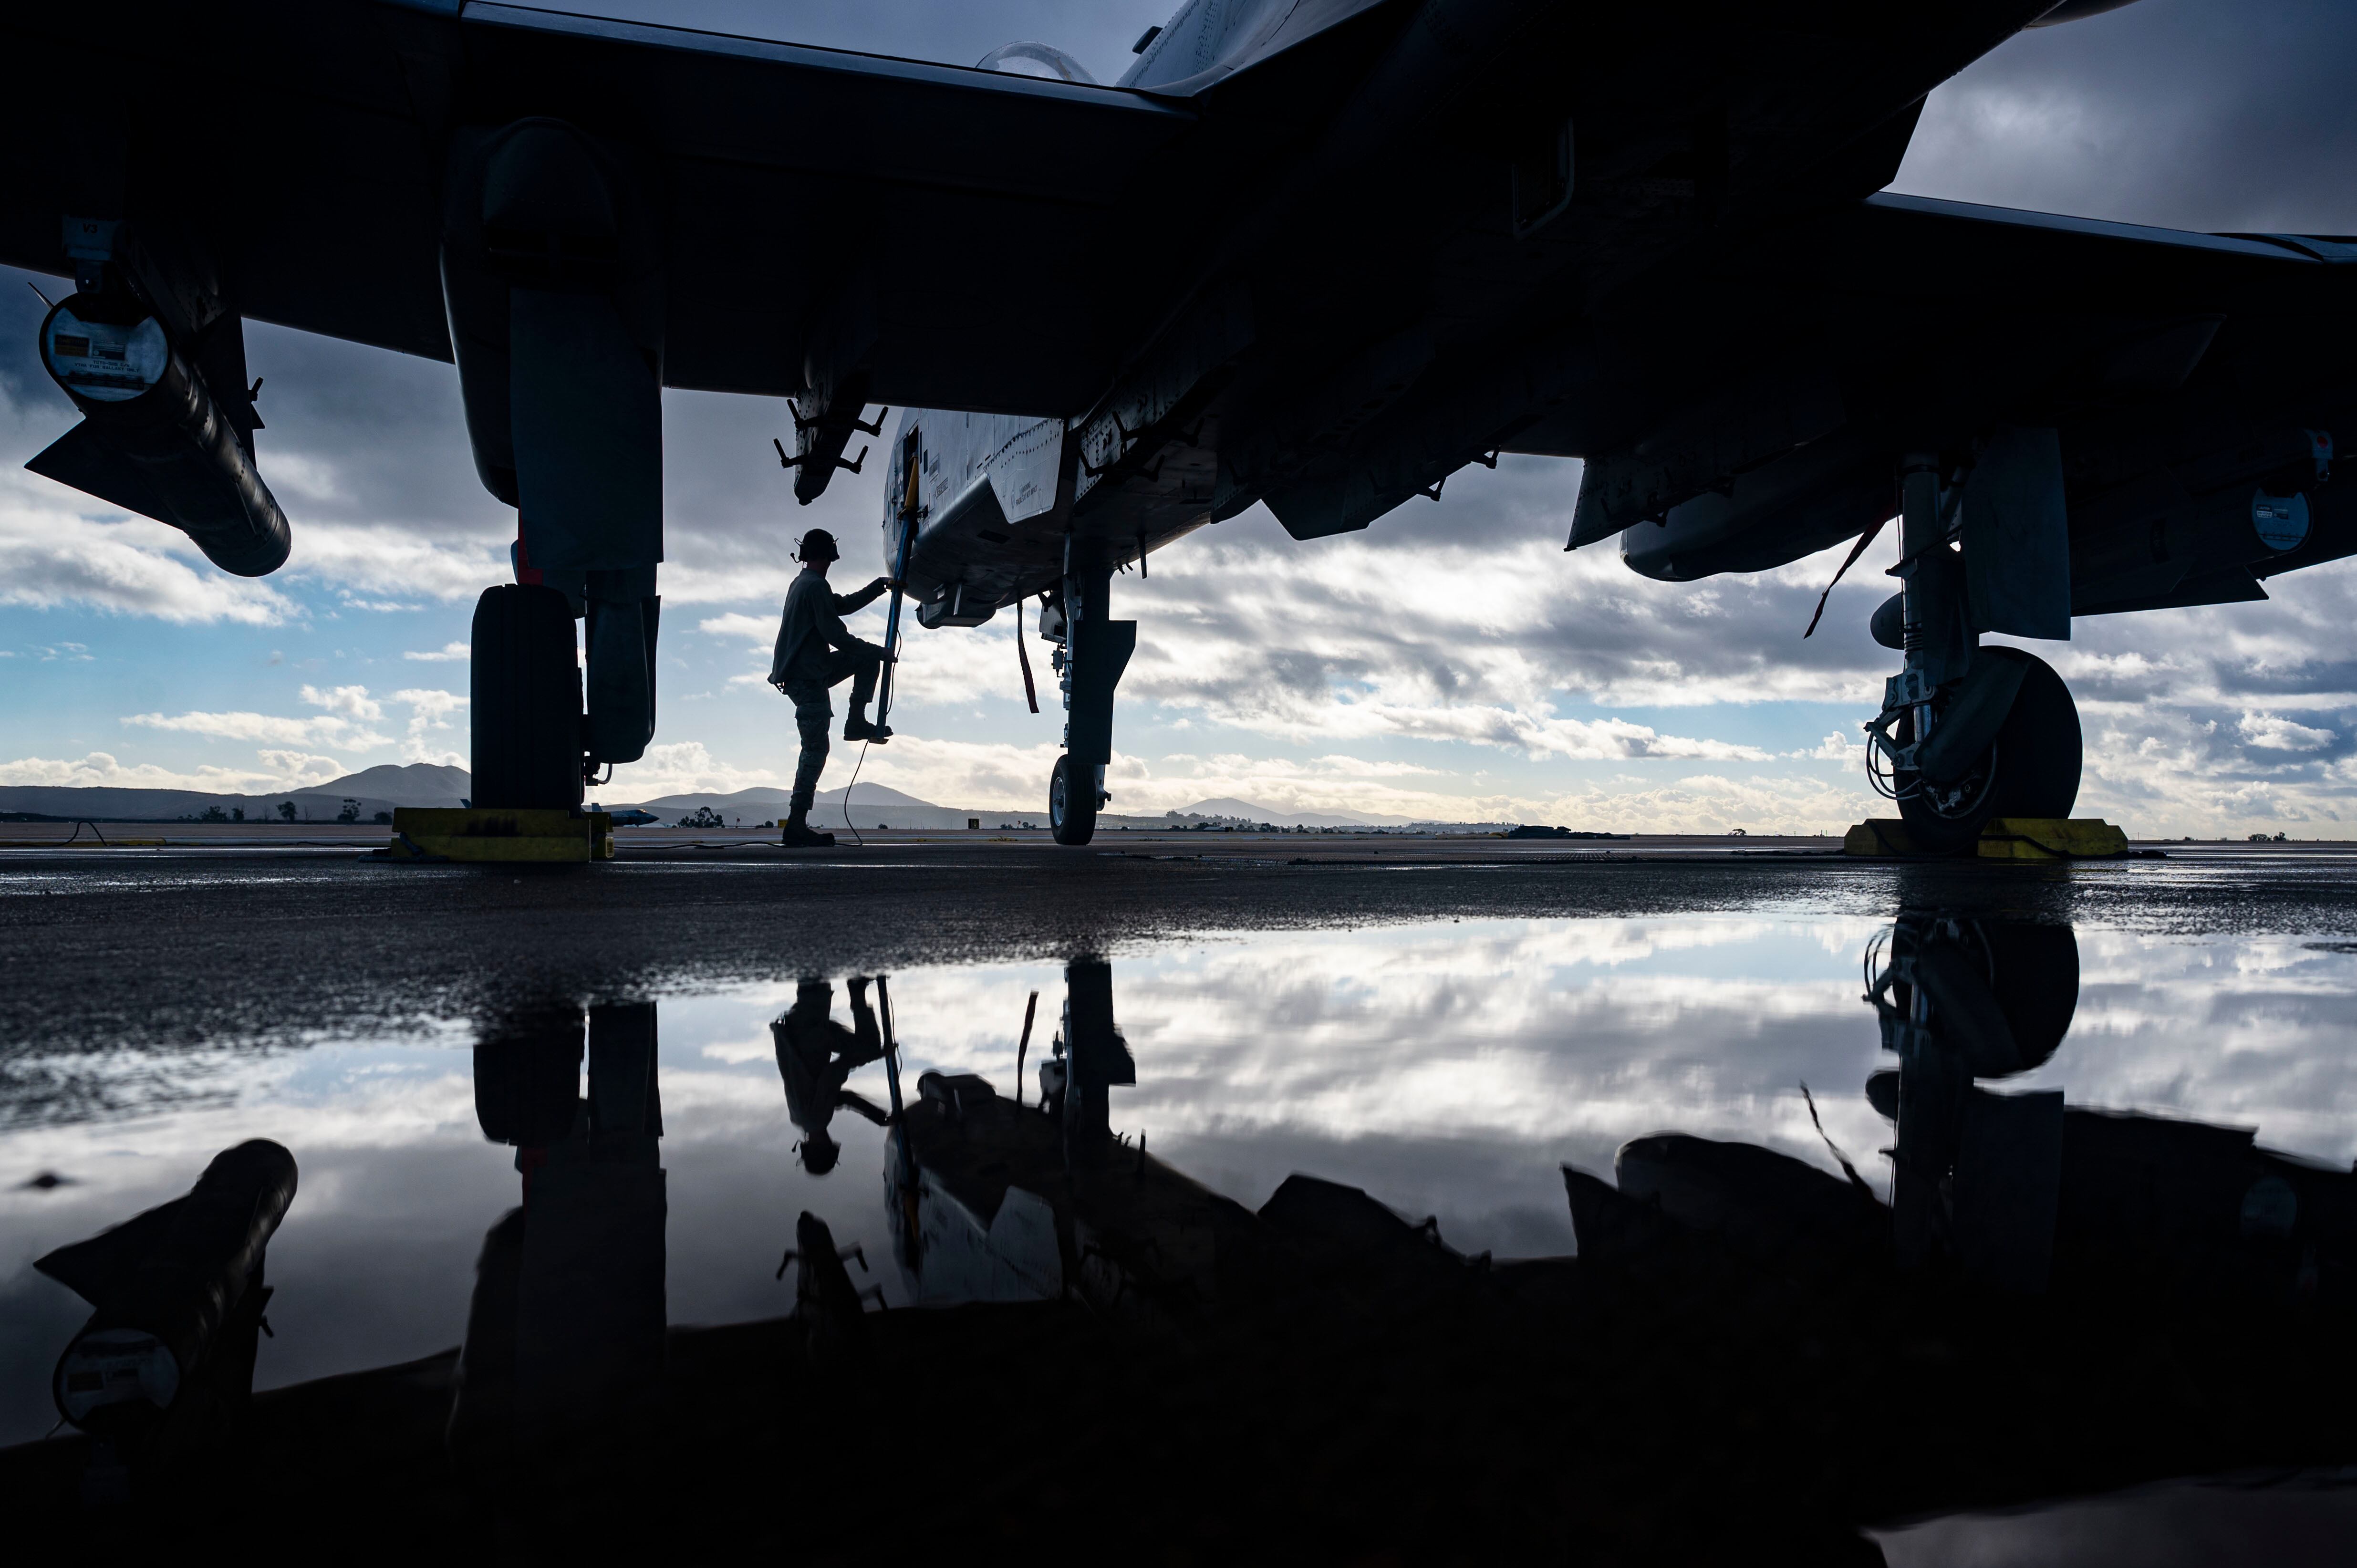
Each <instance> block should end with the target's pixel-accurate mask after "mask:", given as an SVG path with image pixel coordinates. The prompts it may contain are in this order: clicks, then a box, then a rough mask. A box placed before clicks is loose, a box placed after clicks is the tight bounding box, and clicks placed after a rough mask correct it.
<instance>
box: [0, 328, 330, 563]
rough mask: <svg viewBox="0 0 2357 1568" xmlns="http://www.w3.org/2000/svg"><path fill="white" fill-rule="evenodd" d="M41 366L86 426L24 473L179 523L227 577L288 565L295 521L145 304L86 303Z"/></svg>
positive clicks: (46, 339) (53, 340) (50, 338)
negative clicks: (289, 523)
mask: <svg viewBox="0 0 2357 1568" xmlns="http://www.w3.org/2000/svg"><path fill="white" fill-rule="evenodd" d="M41 363H42V364H43V365H45V366H46V367H48V372H49V375H50V377H51V378H52V379H54V380H55V381H57V383H58V385H59V387H61V388H63V389H64V390H65V394H66V395H67V396H68V397H70V398H71V399H72V400H73V403H74V406H75V407H76V408H78V409H80V410H81V413H82V415H83V418H82V422H81V424H78V425H76V426H74V428H73V429H71V430H70V431H68V432H67V433H66V435H64V437H63V438H61V439H60V440H59V441H57V442H56V443H54V444H53V445H51V446H49V447H48V450H46V451H44V452H42V453H41V454H40V455H39V456H36V457H35V458H34V459H33V460H32V461H31V462H29V463H27V464H26V465H25V467H27V468H30V469H31V470H32V471H33V472H34V473H37V474H39V475H41V476H43V477H44V478H51V479H55V480H57V481H58V482H59V483H60V484H64V485H70V486H71V487H73V488H74V489H78V490H81V491H84V492H86V493H88V494H90V495H93V496H96V497H98V498H99V499H101V500H105V501H112V502H113V503H114V504H115V505H116V506H119V507H123V508H124V509H125V510H130V511H135V512H138V513H139V514H141V515H142V516H144V517H152V518H154V519H156V521H158V522H168V523H170V524H171V525H172V526H173V527H175V528H177V529H179V530H180V531H181V532H184V533H186V534H187V535H188V537H189V538H190V539H193V540H195V541H196V542H197V547H198V548H199V549H200V550H202V551H203V552H204V553H205V556H206V558H207V559H208V560H210V561H211V562H212V564H214V565H216V566H219V567H220V568H221V570H222V571H224V572H231V573H234V574H236V575H238V576H241V577H260V576H264V575H268V574H269V573H272V572H274V571H276V570H277V569H278V568H279V567H280V566H282V565H284V564H285V563H286V553H287V550H288V548H289V544H290V541H289V538H288V534H287V528H286V514H285V512H283V511H281V510H279V507H278V502H277V500H276V499H275V498H274V497H273V496H272V495H271V493H270V487H269V486H267V485H265V484H264V483H263V482H262V476H261V474H260V473H258V472H257V471H256V470H255V468H254V466H253V452H252V451H250V450H249V449H248V448H247V446H246V444H245V442H244V441H243V440H242V439H241V438H240V436H239V434H238V429H237V426H236V424H233V423H232V422H231V419H230V418H229V416H228V415H227V414H226V413H224V412H223V411H222V409H221V404H220V403H219V402H217V401H216V400H215V399H214V397H213V395H212V393H211V392H210V390H209V389H207V387H206V386H205V383H204V379H203V378H202V377H201V376H199V375H198V374H197V372H196V371H195V369H194V368H193V367H192V366H190V365H189V363H188V360H187V359H185V358H184V357H183V356H182V355H181V353H180V352H179V350H178V349H176V348H174V347H173V346H172V343H171V340H170V339H169V338H167V337H166V336H165V332H164V327H163V324H162V323H161V322H159V321H157V320H156V318H155V317H154V316H152V315H149V314H147V313H146V312H145V311H144V310H143V309H142V308H141V307H140V306H138V305H137V304H136V303H135V302H131V301H127V300H121V299H117V298H114V297H112V296H105V295H88V294H76V295H71V296H70V297H69V298H68V299H66V300H65V301H64V302H63V303H62V304H60V305H59V306H56V307H55V308H53V309H52V310H51V311H50V312H49V314H48V318H47V319H46V320H44V321H43V322H42V323H41Z"/></svg>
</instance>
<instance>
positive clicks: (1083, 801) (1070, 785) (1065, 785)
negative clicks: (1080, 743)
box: [1048, 752, 1097, 844]
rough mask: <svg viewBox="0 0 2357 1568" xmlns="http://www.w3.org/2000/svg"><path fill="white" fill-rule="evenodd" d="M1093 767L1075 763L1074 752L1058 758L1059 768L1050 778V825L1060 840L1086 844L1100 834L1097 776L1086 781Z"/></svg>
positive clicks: (1057, 766)
mask: <svg viewBox="0 0 2357 1568" xmlns="http://www.w3.org/2000/svg"><path fill="white" fill-rule="evenodd" d="M1093 771H1094V770H1093V769H1089V768H1082V767H1081V766H1080V765H1079V764H1078V763H1075V762H1074V761H1073V760H1072V757H1071V753H1070V752H1066V753H1065V754H1064V755H1063V756H1061V757H1058V758H1056V771H1055V773H1054V774H1053V775H1051V776H1050V777H1049V780H1048V826H1049V828H1051V829H1052V830H1054V832H1055V834H1056V842H1057V843H1069V844H1083V843H1088V842H1089V840H1091V839H1092V838H1094V837H1096V832H1097V794H1096V790H1095V789H1093V788H1092V787H1091V786H1092V784H1093V783H1094V780H1093V779H1089V775H1090V774H1091V773H1092V772H1093ZM1082 779H1089V782H1088V783H1083V782H1082Z"/></svg>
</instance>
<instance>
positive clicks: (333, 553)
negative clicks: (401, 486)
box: [285, 521, 512, 601]
mask: <svg viewBox="0 0 2357 1568" xmlns="http://www.w3.org/2000/svg"><path fill="white" fill-rule="evenodd" d="M285 572H286V574H287V575H289V576H293V577H302V578H313V579H317V580H318V581H321V582H325V583H329V584H332V585H336V586H338V587H342V588H350V589H355V590H359V591H361V592H363V593H371V594H398V595H419V594H423V595H425V596H428V597H431V598H436V599H442V600H445V601H448V600H453V599H469V598H472V597H474V596H476V595H478V594H479V593H481V592H482V591H483V590H484V589H485V588H487V587H489V586H490V585H492V584H494V583H501V582H506V581H508V580H509V578H510V577H511V575H512V572H511V566H510V564H509V561H508V552H507V543H506V542H505V541H504V540H501V541H499V542H490V541H488V540H483V541H462V542H453V541H450V540H447V539H439V538H433V537H429V536H428V535H426V534H425V532H422V531H420V530H417V529H414V528H412V527H408V526H405V525H404V524H401V523H398V522H375V523H352V522H309V521H307V522H304V523H302V524H301V525H299V526H298V527H296V530H295V552H294V553H293V555H291V556H290V557H289V558H288V560H287V563H286V565H285Z"/></svg>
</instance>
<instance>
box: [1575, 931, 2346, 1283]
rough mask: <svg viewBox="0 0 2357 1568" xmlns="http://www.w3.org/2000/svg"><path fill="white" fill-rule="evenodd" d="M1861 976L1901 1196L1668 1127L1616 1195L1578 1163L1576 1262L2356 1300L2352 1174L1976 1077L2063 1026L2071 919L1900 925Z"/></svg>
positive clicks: (1638, 1148)
mask: <svg viewBox="0 0 2357 1568" xmlns="http://www.w3.org/2000/svg"><path fill="white" fill-rule="evenodd" d="M1866 966H1867V997H1866V1000H1867V1002H1868V1003H1869V1004H1872V1005H1873V1007H1874V1009H1875V1011H1876V1015H1877V1017H1878V1020H1879V1023H1880V1026H1881V1031H1882V1043H1883V1047H1884V1048H1885V1049H1886V1050H1888V1051H1889V1052H1890V1053H1891V1054H1892V1055H1893V1056H1894V1057H1895V1058H1897V1061H1898V1066H1897V1067H1896V1068H1891V1069H1882V1070H1879V1071H1878V1072H1876V1073H1874V1074H1873V1075H1872V1076H1871V1077H1870V1078H1869V1079H1867V1086H1866V1089H1867V1098H1868V1100H1869V1101H1871V1102H1872V1103H1873V1105H1874V1106H1875V1108H1876V1109H1877V1110H1878V1112H1881V1113H1882V1114H1883V1115H1884V1116H1885V1117H1886V1118H1888V1119H1889V1120H1890V1121H1891V1122H1893V1123H1895V1127H1896V1134H1895V1136H1894V1138H1893V1141H1892V1147H1891V1148H1890V1149H1889V1151H1887V1153H1889V1155H1890V1157H1891V1162H1892V1175H1891V1203H1890V1205H1889V1207H1888V1208H1885V1207H1884V1205H1883V1204H1881V1203H1880V1202H1879V1201H1878V1200H1877V1198H1876V1197H1875V1196H1874V1194H1873V1193H1872V1191H1871V1189H1870V1188H1869V1187H1867V1184H1866V1183H1865V1182H1864V1181H1863V1180H1862V1179H1861V1178H1860V1177H1859V1176H1857V1172H1856V1171H1855V1170H1854V1169H1850V1168H1849V1167H1848V1165H1847V1162H1846V1160H1845V1161H1843V1162H1842V1163H1843V1165H1844V1166H1845V1170H1846V1175H1847V1177H1848V1179H1847V1180H1844V1179H1842V1178H1840V1177H1836V1176H1832V1175H1831V1174H1830V1173H1827V1172H1825V1171H1824V1170H1821V1169H1819V1168H1818V1167H1816V1166H1814V1165H1810V1164H1808V1163H1807V1162H1805V1161H1803V1160H1799V1159H1796V1158H1794V1157H1792V1156H1791V1155H1783V1154H1780V1153H1777V1152H1775V1151H1773V1150H1770V1149H1767V1148H1762V1147H1759V1146H1757V1145H1753V1144H1738V1143H1715V1142H1712V1141H1710V1140H1706V1139H1701V1138H1693V1137H1687V1136H1685V1135H1683V1134H1678V1133H1659V1134H1655V1135H1652V1136H1651V1137H1645V1138H1640V1139H1636V1140H1633V1141H1632V1142H1631V1143H1630V1144H1626V1145H1625V1146H1624V1147H1623V1148H1622V1149H1621V1150H1620V1155H1619V1156H1618V1158H1617V1160H1616V1162H1615V1173H1616V1176H1617V1182H1618V1185H1617V1187H1608V1186H1606V1185H1605V1184H1603V1183H1601V1182H1598V1180H1596V1179H1595V1178H1594V1177H1591V1176H1585V1175H1582V1174H1581V1173H1578V1172H1576V1171H1568V1170H1567V1171H1566V1182H1567V1183H1568V1184H1569V1186H1570V1188H1571V1195H1572V1205H1573V1209H1574V1215H1575V1220H1576V1223H1577V1229H1578V1231H1579V1236H1580V1244H1581V1250H1582V1252H1583V1254H1585V1255H1588V1256H1591V1257H1593V1256H1598V1255H1602V1254H1605V1253H1612V1252H1624V1253H1625V1252H1629V1251H1642V1250H1643V1249H1645V1248H1647V1247H1649V1246H1652V1245H1656V1244H1658V1243H1661V1242H1662V1241H1663V1240H1664V1239H1665V1238H1667V1239H1669V1240H1673V1241H1676V1240H1684V1239H1685V1238H1688V1237H1707V1238H1710V1239H1712V1240H1716V1241H1717V1242H1719V1243H1723V1244H1724V1245H1725V1246H1727V1248H1729V1249H1730V1250H1731V1251H1735V1252H1738V1253H1739V1254H1741V1255H1743V1256H1745V1257H1747V1258H1749V1259H1750V1260H1752V1261H1754V1262H1770V1263H1774V1264H1778V1265H1781V1266H1786V1267H1795V1268H1799V1269H1801V1270H1802V1271H1803V1272H1808V1273H1824V1269H1825V1267H1826V1266H1827V1265H1836V1266H1839V1265H1847V1266H1865V1267H1882V1266H1888V1265H1894V1264H1895V1265H1896V1266H1897V1267H1898V1268H1900V1269H1901V1270H1903V1271H1908V1272H1926V1273H1931V1274H1932V1275H1935V1276H1938V1277H1958V1278H1961V1279H1963V1280H1964V1281H1968V1282H1970V1283H1974V1284H1976V1285H1980V1286H1985V1287H1989V1288H1994V1289H1997V1290H2001V1291H2007V1292H2014V1293H2030V1294H2035V1293H2039V1292H2042V1291H2045V1290H2047V1289H2048V1288H2049V1286H2050V1284H2051V1285H2052V1286H2054V1287H2056V1288H2067V1289H2070V1290H2073V1291H2079V1292H2091V1293H2092V1292H2100V1293H2115V1294H2116V1293H2131V1292H2134V1293H2150V1292H2153V1291H2156V1290H2158V1291H2166V1292H2168V1293H2169V1294H2175V1295H2190V1296H2201V1295H2213V1294H2242V1295H2245V1296H2248V1297H2250V1298H2251V1299H2253V1300H2255V1301H2260V1302H2276V1303H2284V1302H2291V1301H2295V1300H2298V1301H2313V1300H2315V1299H2317V1298H2318V1297H2319V1294H2321V1295H2323V1296H2325V1297H2328V1298H2330V1299H2334V1300H2340V1301H2347V1300H2349V1299H2350V1298H2351V1297H2352V1294H2357V1177H2352V1175H2351V1174H2350V1173H2349V1172H2346V1171H2341V1170H2336V1169H2332V1168H2330V1167H2325V1166H2320V1165H2314V1164H2311V1163H2309V1162H2307V1161H2303V1160H2299V1159H2297V1158H2293V1157H2291V1156H2288V1155H2279V1154H2275V1153H2271V1152H2269V1151H2267V1150H2264V1149H2261V1148H2259V1147H2258V1146H2257V1145H2256V1144H2255V1140H2254V1134H2253V1132H2252V1130H2250V1129H2248V1128H2235V1127H2218V1126H2212V1125H2209V1124H2206V1123H2202V1122H2190V1121H2180V1120H2176V1119H2171V1118H2165V1117H2158V1116H2150V1115H2143V1114H2137V1113H2133V1112H2116V1111H2104V1110H2094V1109H2088V1108H2083V1107H2077V1106H2071V1107H2067V1108H2066V1106H2065V1105H2064V1102H2063V1094H2062V1091H2061V1090H2033V1091H2011V1092H2000V1091H1995V1090H1987V1089H1983V1088H1980V1087H1977V1081H1979V1080H1993V1079H2006V1078H2010V1077H2014V1076H2017V1075H2018V1074H2022V1073H2026V1072H2029V1071H2031V1070H2033V1069H2038V1068H2040V1067H2042V1066H2044V1065H2045V1064H2046V1063H2047V1062H2048V1061H2049V1060H2050V1058H2052V1057H2053V1056H2054V1054H2055V1051H2056V1049H2057V1048H2058V1047H2060V1046H2061V1042H2062V1039H2063V1036H2065V1035H2066V1034H2067V1033H2068V1032H2069V1030H2070V1026H2071V1021H2072V1016H2073V1015H2074V1013H2075V1011H2076V1009H2077V1004H2078V992H2079V953H2078V944H2077V942H2076V940H2074V938H2073V936H2072V932H2071V930H2070V929H2069V928H2067V927H2061V926H2050V925H2036V924H2031V923H2028V922H2019V921H2007V920H1996V919H1973V918H1954V917H1950V916H1945V915H1939V914H1922V913H1910V914H1906V915H1902V916H1901V917H1900V918H1899V920H1898V921H1897V922H1896V923H1895V924H1894V925H1893V926H1892V927H1891V928H1890V929H1889V930H1887V931H1886V932H1884V933H1883V934H1882V935H1880V936H1878V938H1877V939H1876V940H1874V942H1873V943H1872V944H1870V945H1869V947H1868V948H1867V956H1866ZM1812 1114H1813V1106H1812ZM1665 1227H1666V1229H1665Z"/></svg>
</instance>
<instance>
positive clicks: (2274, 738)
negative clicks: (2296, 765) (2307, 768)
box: [2234, 714, 2340, 751]
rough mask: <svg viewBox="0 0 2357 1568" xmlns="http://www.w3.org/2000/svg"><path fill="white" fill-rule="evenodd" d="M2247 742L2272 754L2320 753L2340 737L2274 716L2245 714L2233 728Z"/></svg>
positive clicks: (2327, 731)
mask: <svg viewBox="0 0 2357 1568" xmlns="http://www.w3.org/2000/svg"><path fill="white" fill-rule="evenodd" d="M2234 727H2235V729H2236V730H2238V731H2239V732H2241V734H2242V736H2243V738H2244V740H2246V741H2248V742H2249V743H2250V744H2251V745H2253V746H2265V747H2266V749H2268V750H2270V751H2320V750H2322V749H2323V748H2324V747H2326V746H2330V745H2331V744H2332V743H2333V742H2334V741H2335V740H2337V739H2339V738H2340V737H2339V736H2336V735H2334V734H2333V733H2332V732H2331V731H2330V730H2329V729H2313V728H2310V727H2309V725H2300V724H2294V723H2292V721H2291V720H2289V719H2287V718H2278V717H2276V715H2275V714H2244V715H2243V716H2242V718H2241V719H2240V720H2238V721H2237V722H2236V724H2235V725H2234Z"/></svg>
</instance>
